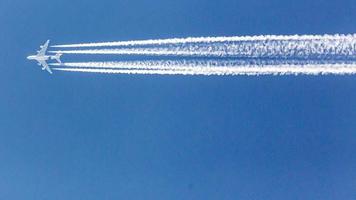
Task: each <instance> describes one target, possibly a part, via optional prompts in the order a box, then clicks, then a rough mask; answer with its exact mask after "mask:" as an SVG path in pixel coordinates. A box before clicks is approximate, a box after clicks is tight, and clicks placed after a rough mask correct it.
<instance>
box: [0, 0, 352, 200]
mask: <svg viewBox="0 0 356 200" xmlns="http://www.w3.org/2000/svg"><path fill="white" fill-rule="evenodd" d="M355 11H356V3H355V1H354V0H339V1H332V0H323V1H322V0H313V1H311V0H299V1H285V0H264V1H262V0H248V1H247V0H246V1H241V0H219V1H217V0H216V1H212V0H175V1H172V0H142V1H138V0H101V1H90V0H88V1H83V0H57V1H45V0H31V1H23V0H1V1H0V24H1V31H0V42H1V47H2V48H1V50H0V71H1V72H0V199H14V200H17V199H18V200H20V199H21V200H22V199H27V200H41V199H43V200H79V199H85V200H104V199H105V200H111V199H115V200H116V199H155V200H156V199H164V200H167V199H169V200H176V199H177V200H178V199H258V200H259V199H261V200H262V199H263V200H266V199H274V200H275V199H281V200H282V199H283V200H285V199H324V200H328V199H343V200H347V199H350V200H351V199H356V189H355V188H356V170H355V169H356V156H355V153H356V76H262V77H246V76H234V77H232V76H225V77H218V76H211V77H205V76H158V75H100V74H80V73H62V72H55V74H53V75H52V76H50V75H49V74H48V73H46V72H43V71H41V70H40V68H39V66H37V65H36V64H35V63H34V62H30V61H28V60H26V59H25V57H26V56H27V55H29V54H31V53H34V52H35V50H37V49H38V47H39V45H40V44H42V43H43V42H44V41H45V40H46V39H51V40H52V42H53V43H56V44H62V43H78V42H94V41H117V40H132V39H151V38H170V37H187V36H233V35H255V34H257V35H259V34H324V33H355V32H356V24H355V19H356V12H355ZM74 59H75V58H74V56H67V55H65V56H64V57H63V60H64V61H70V60H74Z"/></svg>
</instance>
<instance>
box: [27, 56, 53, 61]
mask: <svg viewBox="0 0 356 200" xmlns="http://www.w3.org/2000/svg"><path fill="white" fill-rule="evenodd" d="M27 59H28V60H37V61H47V60H49V59H50V56H36V55H33V56H28V57H27Z"/></svg>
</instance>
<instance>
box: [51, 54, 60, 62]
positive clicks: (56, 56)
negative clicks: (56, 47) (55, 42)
mask: <svg viewBox="0 0 356 200" xmlns="http://www.w3.org/2000/svg"><path fill="white" fill-rule="evenodd" d="M61 56H62V54H60V53H57V54H56V55H54V56H53V57H52V58H53V59H55V60H56V61H57V62H58V63H60V64H61V63H62V61H61Z"/></svg>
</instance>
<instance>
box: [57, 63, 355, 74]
mask: <svg viewBox="0 0 356 200" xmlns="http://www.w3.org/2000/svg"><path fill="white" fill-rule="evenodd" d="M298 62H299V61H297V62H296V63H294V64H293V63H283V62H280V63H278V62H276V63H275V64H273V63H269V64H263V63H262V64H261V63H250V64H248V63H243V62H241V63H234V62H225V61H223V62H220V61H216V62H212V61H209V62H206V61H201V62H200V61H199V62H195V61H191V62H188V63H186V62H181V61H177V62H166V61H158V62H157V61H140V62H127V63H126V64H125V62H108V63H106V62H97V63H96V62H89V63H66V64H64V65H63V66H64V67H62V68H54V70H61V71H73V72H94V73H111V74H171V75H174V74H177V75H178V74H181V75H289V74H292V75H298V74H304V75H319V74H334V75H345V74H356V63H322V62H309V63H305V64H302V65H301V64H300V63H299V64H298ZM57 66H60V65H59V64H57Z"/></svg>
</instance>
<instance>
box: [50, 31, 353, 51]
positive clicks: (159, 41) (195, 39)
mask: <svg viewBox="0 0 356 200" xmlns="http://www.w3.org/2000/svg"><path fill="white" fill-rule="evenodd" d="M355 39H356V34H349V35H339V34H335V35H260V36H233V37H188V38H172V39H156V40H136V41H118V42H101V43H82V44H66V45H54V46H52V47H61V48H65V47H66V48H67V47H113V46H136V45H165V44H185V43H214V42H243V41H270V40H277V41H282V40H291V41H301V40H304V41H305V40H355Z"/></svg>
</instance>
